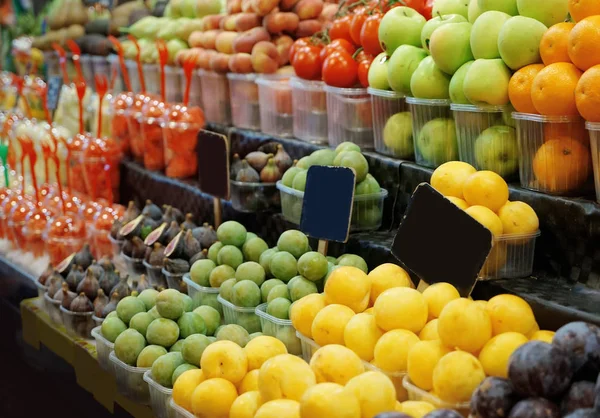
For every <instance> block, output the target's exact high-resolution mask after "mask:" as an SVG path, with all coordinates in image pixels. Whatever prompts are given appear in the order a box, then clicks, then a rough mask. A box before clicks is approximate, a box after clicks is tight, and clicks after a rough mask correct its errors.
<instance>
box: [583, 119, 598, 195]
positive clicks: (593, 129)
mask: <svg viewBox="0 0 600 418" xmlns="http://www.w3.org/2000/svg"><path fill="white" fill-rule="evenodd" d="M585 127H586V129H587V130H588V132H589V133H590V145H591V147H592V161H593V163H594V182H595V183H596V201H597V202H599V203H600V123H594V122H586V123H585Z"/></svg>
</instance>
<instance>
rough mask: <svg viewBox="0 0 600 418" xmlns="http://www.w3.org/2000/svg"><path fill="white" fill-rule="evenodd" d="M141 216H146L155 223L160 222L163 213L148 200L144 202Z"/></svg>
mask: <svg viewBox="0 0 600 418" xmlns="http://www.w3.org/2000/svg"><path fill="white" fill-rule="evenodd" d="M142 215H147V216H149V217H150V218H152V219H154V220H155V221H160V220H161V218H162V216H163V213H162V210H160V208H159V207H158V206H156V205H155V204H154V203H152V201H151V200H150V199H148V200H146V206H144V209H142Z"/></svg>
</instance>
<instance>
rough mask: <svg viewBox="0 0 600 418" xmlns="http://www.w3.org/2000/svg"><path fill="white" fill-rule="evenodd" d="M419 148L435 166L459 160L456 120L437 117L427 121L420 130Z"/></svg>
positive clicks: (424, 157) (425, 157)
mask: <svg viewBox="0 0 600 418" xmlns="http://www.w3.org/2000/svg"><path fill="white" fill-rule="evenodd" d="M417 149H418V150H419V152H420V153H421V156H422V157H423V159H425V161H426V162H428V163H429V164H430V165H432V166H434V167H437V166H438V165H440V164H443V163H445V162H447V161H454V160H457V159H458V145H457V143H456V126H455V124H454V120H452V119H446V118H437V119H433V120H430V121H429V122H427V123H426V124H425V126H423V128H422V129H421V132H419V137H418V138H417Z"/></svg>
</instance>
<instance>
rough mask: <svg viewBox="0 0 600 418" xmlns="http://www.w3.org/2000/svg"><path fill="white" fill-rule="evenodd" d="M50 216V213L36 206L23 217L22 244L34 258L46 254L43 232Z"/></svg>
mask: <svg viewBox="0 0 600 418" xmlns="http://www.w3.org/2000/svg"><path fill="white" fill-rule="evenodd" d="M52 216H53V214H52V213H51V212H50V211H48V210H47V209H45V208H42V207H41V206H39V205H36V207H35V208H34V209H33V210H31V211H30V212H29V213H28V214H27V216H26V217H25V222H24V225H23V228H22V235H23V242H24V245H25V248H26V249H27V251H31V252H32V253H33V255H34V256H35V257H43V256H44V255H45V254H46V242H45V241H44V232H45V231H46V229H47V228H48V223H49V222H51V219H52Z"/></svg>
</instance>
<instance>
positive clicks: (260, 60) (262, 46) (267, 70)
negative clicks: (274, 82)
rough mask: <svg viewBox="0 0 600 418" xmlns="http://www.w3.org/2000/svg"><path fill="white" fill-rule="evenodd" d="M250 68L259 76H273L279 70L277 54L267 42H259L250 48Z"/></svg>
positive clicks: (275, 48)
mask: <svg viewBox="0 0 600 418" xmlns="http://www.w3.org/2000/svg"><path fill="white" fill-rule="evenodd" d="M252 68H253V69H254V72H256V73H261V74H273V73H274V72H275V71H277V69H278V68H279V52H277V47H276V46H275V45H274V44H273V43H272V42H269V41H260V42H258V43H257V44H256V45H254V47H253V48H252Z"/></svg>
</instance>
